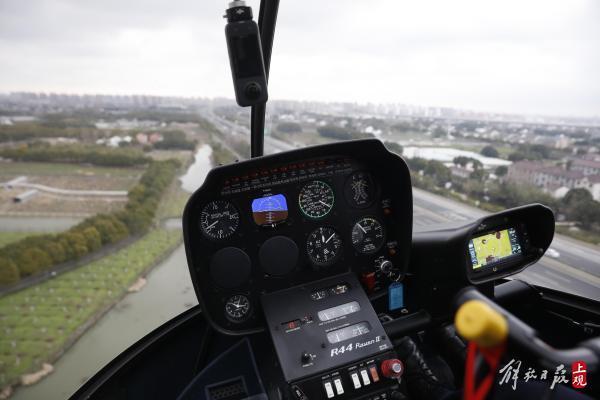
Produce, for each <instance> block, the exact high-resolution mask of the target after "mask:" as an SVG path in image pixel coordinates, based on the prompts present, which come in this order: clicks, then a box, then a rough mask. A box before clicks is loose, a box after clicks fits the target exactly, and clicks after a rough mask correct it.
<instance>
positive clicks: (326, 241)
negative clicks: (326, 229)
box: [325, 233, 335, 243]
mask: <svg viewBox="0 0 600 400" xmlns="http://www.w3.org/2000/svg"><path fill="white" fill-rule="evenodd" d="M334 236H335V233H332V234H331V236H329V239H327V240H325V243H329V241H330V240H331V238H332V237H334Z"/></svg>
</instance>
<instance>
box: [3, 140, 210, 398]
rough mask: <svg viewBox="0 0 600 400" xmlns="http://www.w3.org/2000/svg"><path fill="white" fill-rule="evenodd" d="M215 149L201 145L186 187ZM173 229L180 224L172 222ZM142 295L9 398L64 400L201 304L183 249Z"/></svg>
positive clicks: (196, 183) (197, 181) (126, 301)
mask: <svg viewBox="0 0 600 400" xmlns="http://www.w3.org/2000/svg"><path fill="white" fill-rule="evenodd" d="M211 153H212V149H211V148H210V147H209V146H206V145H205V146H202V147H200V148H199V149H198V151H197V153H196V155H195V161H194V163H193V164H192V165H190V167H189V168H188V170H187V172H186V173H185V174H184V175H183V176H182V177H180V180H181V183H182V188H183V189H184V190H186V191H189V192H193V191H195V190H196V189H197V188H198V187H200V185H201V184H202V182H204V179H205V178H206V174H207V173H208V171H209V170H210V168H211V162H210V155H211ZM173 227H174V228H175V229H180V228H178V224H176V223H175V224H173ZM146 279H147V284H146V286H144V287H143V288H142V289H141V290H140V291H139V292H137V293H132V294H128V295H127V296H125V297H124V298H123V299H122V300H121V301H120V302H118V303H117V304H116V305H115V306H114V307H113V308H112V309H111V310H110V311H109V312H108V313H106V314H105V315H104V316H103V317H102V318H101V319H100V320H99V321H98V322H97V323H96V324H95V325H94V326H93V327H92V328H90V329H89V330H88V331H87V332H86V333H85V334H84V335H83V336H82V337H81V338H80V339H79V340H78V341H77V342H76V343H75V344H74V345H73V346H72V347H71V348H70V349H69V350H67V352H66V353H65V354H64V355H63V356H62V357H61V358H60V359H59V360H58V361H57V362H56V363H55V364H54V368H55V370H54V372H53V373H52V374H50V375H49V376H48V377H46V378H45V379H43V380H42V381H40V382H38V383H36V384H34V385H32V386H28V387H20V388H18V389H17V390H16V391H15V393H14V395H13V396H12V397H11V399H16V400H37V399H46V400H55V399H56V400H63V399H65V398H68V397H69V396H70V395H71V394H73V392H75V390H77V388H79V386H81V384H82V383H84V382H85V381H86V380H87V379H89V378H90V377H91V376H93V375H94V374H95V373H96V372H97V371H98V370H100V369H101V368H102V367H103V366H104V365H106V364H107V363H108V362H109V361H110V360H112V359H113V358H115V357H116V356H117V355H118V354H119V353H121V352H122V351H123V350H125V349H126V348H128V347H129V346H130V345H132V344H133V343H135V342H136V341H137V340H139V339H141V338H142V337H143V336H145V335H146V334H147V333H149V332H151V331H152V330H153V329H155V328H157V327H159V326H160V325H161V324H163V323H164V322H166V321H168V320H170V319H172V318H173V317H175V316H177V315H179V314H180V313H182V312H183V311H185V310H186V309H188V308H190V307H193V306H194V305H196V304H197V299H196V295H195V293H194V289H193V286H192V281H191V279H190V275H189V271H188V268H187V262H186V258H185V250H184V248H183V246H179V247H178V248H177V249H176V250H175V251H174V252H173V253H172V254H171V255H170V256H169V257H168V258H166V259H165V261H163V262H162V263H161V264H159V265H158V266H156V268H154V269H153V270H152V271H151V272H150V273H149V274H148V275H147V276H146Z"/></svg>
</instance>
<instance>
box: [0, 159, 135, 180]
mask: <svg viewBox="0 0 600 400" xmlns="http://www.w3.org/2000/svg"><path fill="white" fill-rule="evenodd" d="M144 169H145V168H144V167H127V168H117V167H98V166H91V165H81V164H67V163H43V162H2V163H0V176H15V175H16V176H19V175H38V176H46V175H84V176H93V175H104V176H124V177H134V178H136V179H137V178H138V177H139V176H140V175H141V174H142V172H144Z"/></svg>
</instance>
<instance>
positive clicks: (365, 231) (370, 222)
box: [352, 217, 385, 254]
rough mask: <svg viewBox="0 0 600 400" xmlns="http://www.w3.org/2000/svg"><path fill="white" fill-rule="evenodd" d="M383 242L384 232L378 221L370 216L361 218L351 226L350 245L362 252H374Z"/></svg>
mask: <svg viewBox="0 0 600 400" xmlns="http://www.w3.org/2000/svg"><path fill="white" fill-rule="evenodd" d="M384 242H385V232H384V231H383V226H382V225H381V223H380V222H379V221H377V220H376V219H375V218H372V217H364V218H361V219H360V220H359V221H358V222H357V223H356V224H354V227H353V228H352V245H353V246H354V248H355V249H356V251H358V252H359V253H362V254H371V253H375V252H376V251H378V250H379V249H381V246H383V243H384Z"/></svg>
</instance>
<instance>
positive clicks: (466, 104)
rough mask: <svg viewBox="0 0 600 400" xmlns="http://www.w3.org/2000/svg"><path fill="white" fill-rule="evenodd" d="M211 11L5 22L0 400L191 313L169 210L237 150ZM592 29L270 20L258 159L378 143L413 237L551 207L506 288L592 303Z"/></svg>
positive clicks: (375, 13) (223, 58)
mask: <svg viewBox="0 0 600 400" xmlns="http://www.w3.org/2000/svg"><path fill="white" fill-rule="evenodd" d="M249 4H250V5H251V6H252V7H253V9H254V14H255V15H258V9H259V4H258V2H257V1H250V2H249ZM226 5H227V2H224V1H213V2H200V1H188V0H177V1H174V2H173V1H172V2H161V1H150V2H147V1H145V2H141V1H129V2H120V1H113V0H109V1H103V2H81V1H75V0H68V1H62V2H52V1H50V0H48V1H46V0H37V1H34V2H22V1H18V0H8V1H3V2H2V4H0V51H1V52H2V54H3V62H2V63H0V392H1V393H0V398H3V397H2V396H4V395H5V394H6V395H10V396H11V398H14V399H34V398H46V399H63V398H66V397H68V396H69V395H70V394H72V393H73V392H74V391H75V390H76V389H77V388H78V387H79V386H80V385H81V384H82V383H83V382H84V381H85V380H86V379H88V378H89V377H91V376H92V375H93V374H94V373H95V372H97V371H98V370H99V369H100V368H101V367H102V366H104V365H106V364H107V363H108V362H109V361H110V360H111V359H113V358H114V357H116V356H117V355H118V354H119V353H120V352H121V351H123V350H124V349H126V348H127V347H128V346H130V345H131V344H133V343H134V342H136V341H137V340H139V339H140V338H142V337H143V336H144V335H145V334H147V333H149V332H150V331H152V330H153V329H155V328H157V327H158V326H160V325H161V324H162V323H164V322H166V321H168V320H170V319H171V318H173V317H175V316H176V315H178V314H180V313H181V312H183V311H185V310H187V309H190V308H191V307H193V306H195V305H196V304H197V300H196V296H195V294H194V290H193V287H192V283H191V281H190V277H189V272H188V270H187V261H186V258H185V251H184V249H183V247H182V244H181V243H182V237H181V215H182V212H183V207H184V205H185V203H186V201H187V199H188V198H189V196H190V193H192V192H193V191H194V190H196V189H197V188H198V187H199V186H200V185H201V184H202V182H203V180H204V178H205V176H206V174H207V173H208V171H209V170H210V168H211V167H213V166H216V165H219V164H227V163H230V162H233V161H234V160H236V159H238V160H241V159H245V158H248V156H249V153H250V149H249V135H250V131H249V120H250V112H249V109H247V108H243V109H242V108H239V107H237V106H236V105H235V103H234V101H233V85H232V82H231V74H230V70H229V60H228V58H227V49H226V45H225V38H224V35H223V28H224V25H225V20H223V19H222V18H221V16H222V15H223V11H224V9H225V7H226ZM599 18H600V6H599V5H598V3H597V2H595V1H593V0H589V1H586V0H579V1H574V2H573V1H571V2H568V4H567V3H565V2H563V1H529V2H522V1H519V2H517V1H508V2H507V1H496V2H491V3H490V2H485V3H484V2H478V1H452V2H446V1H421V2H416V3H414V2H413V3H410V4H409V3H403V2H398V1H369V2H348V1H326V2H323V1H315V0H311V1H303V2H282V4H281V6H280V13H279V17H278V22H277V31H276V35H275V40H274V48H273V58H272V64H271V74H270V84H269V96H270V101H269V103H268V107H267V121H266V126H265V134H266V138H265V153H267V154H269V153H274V152H280V151H285V150H289V149H294V148H299V147H304V146H307V145H314V144H321V143H327V142H332V141H339V140H349V139H358V138H371V137H375V138H378V139H380V140H381V141H383V142H384V144H385V145H386V146H387V147H388V149H389V150H390V151H393V152H396V153H397V154H400V155H402V156H403V157H404V158H405V159H406V161H407V163H408V164H409V167H410V169H411V171H412V172H411V174H412V183H413V186H414V191H413V197H414V230H415V231H417V232H418V231H423V230H426V229H429V228H430V227H432V226H434V225H439V224H445V223H450V222H456V221H463V220H472V219H473V218H477V217H480V216H483V215H484V214H486V213H489V212H494V211H497V210H500V209H503V208H507V207H514V206H518V205H522V204H527V203H532V202H541V203H543V204H546V205H549V206H550V207H552V209H553V210H554V211H555V214H556V218H557V221H558V222H557V226H556V230H557V233H558V235H557V236H556V238H555V240H554V242H553V244H552V246H551V248H550V250H549V251H548V252H547V255H546V256H545V257H544V258H543V259H542V261H541V262H539V263H538V264H536V265H535V266H533V267H531V268H529V269H528V270H527V271H526V272H524V273H522V274H521V275H520V276H519V277H520V278H522V279H525V280H527V281H528V282H531V283H533V284H536V285H540V286H543V287H549V288H553V289H558V290H562V291H567V292H572V293H576V294H578V295H581V296H584V297H588V298H595V299H597V300H600V290H598V288H599V287H600V265H599V261H598V260H600V250H599V248H598V243H600V203H599V202H598V201H599V200H600V153H599V147H600V114H599V113H598V110H600V81H599V80H598V74H597V71H598V70H600V57H599V56H598V51H597V49H598V48H600V27H599V25H598V24H597V21H598V19H599ZM11 393H12V394H11Z"/></svg>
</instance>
